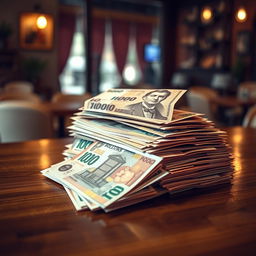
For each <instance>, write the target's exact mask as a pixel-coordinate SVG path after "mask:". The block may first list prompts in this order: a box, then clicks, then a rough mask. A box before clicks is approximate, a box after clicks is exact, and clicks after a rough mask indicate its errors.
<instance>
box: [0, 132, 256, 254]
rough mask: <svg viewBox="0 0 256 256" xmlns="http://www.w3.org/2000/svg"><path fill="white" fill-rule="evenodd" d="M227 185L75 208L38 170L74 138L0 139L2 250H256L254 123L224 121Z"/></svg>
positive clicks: (57, 158) (229, 252) (202, 252)
mask: <svg viewBox="0 0 256 256" xmlns="http://www.w3.org/2000/svg"><path fill="white" fill-rule="evenodd" d="M226 130H227V132H228V135H229V141H230V144H231V146H232V151H233V153H234V164H235V172H234V178H233V184H232V185H225V186H221V187H216V188H214V189H208V190H207V189H205V190H197V191H193V192H192V191H191V192H187V193H183V194H180V195H176V196H169V195H164V196H162V197H160V198H155V199H153V200H150V201H147V202H144V203H141V204H138V205H135V206H131V207H128V208H125V209H121V210H118V211H116V212H112V213H108V214H106V213H104V212H97V213H93V212H89V211H83V212H76V211H75V209H74V207H73V205H72V203H71V202H70V200H69V198H68V196H67V195H66V193H65V192H64V190H63V189H62V188H61V186H59V185H57V184H55V183H54V182H52V181H50V180H48V179H47V178H45V177H44V176H42V175H41V174H40V172H39V171H40V170H42V169H44V168H46V167H48V166H49V165H50V164H53V163H56V162H58V161H61V160H62V155H61V153H62V151H63V149H64V145H65V144H66V143H68V142H71V141H72V139H52V140H51V139H49V140H48V139H43V140H38V141H31V142H24V143H14V144H0V175H1V176H0V177H1V179H0V187H1V190H0V197H1V204H0V209H1V210H0V228H1V239H0V255H86V256H90V255H98V256H101V255H119V256H120V255H159V256H160V255H232V256H233V255H256V130H255V129H243V128H239V127H235V128H229V129H226Z"/></svg>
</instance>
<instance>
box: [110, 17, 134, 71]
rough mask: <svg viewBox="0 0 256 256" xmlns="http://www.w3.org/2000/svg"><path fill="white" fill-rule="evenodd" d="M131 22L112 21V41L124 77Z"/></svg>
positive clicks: (119, 69) (118, 65) (117, 62)
mask: <svg viewBox="0 0 256 256" xmlns="http://www.w3.org/2000/svg"><path fill="white" fill-rule="evenodd" d="M129 35H130V22H129V21H126V20H119V19H112V40H113V49H114V54H115V59H116V64H117V67H118V71H119V73H120V75H122V72H123V69H124V66H125V62H126V57H127V52H128V46H129Z"/></svg>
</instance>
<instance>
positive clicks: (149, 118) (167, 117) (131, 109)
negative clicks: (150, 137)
mask: <svg viewBox="0 0 256 256" xmlns="http://www.w3.org/2000/svg"><path fill="white" fill-rule="evenodd" d="M185 92H186V90H171V89H110V90H108V91H106V92H103V93H101V94H99V95H97V96H95V97H93V98H91V99H89V100H87V101H85V103H84V107H83V110H84V112H83V113H84V114H89V115H90V114H93V113H95V114H96V113H97V114H99V113H100V115H101V116H104V115H111V116H113V117H124V118H128V119H135V120H141V121H146V122H150V123H158V124H165V123H170V122H171V121H172V114H173V109H174V105H175V103H176V102H177V101H178V100H179V99H180V98H181V96H182V95H183V94H184V93H185Z"/></svg>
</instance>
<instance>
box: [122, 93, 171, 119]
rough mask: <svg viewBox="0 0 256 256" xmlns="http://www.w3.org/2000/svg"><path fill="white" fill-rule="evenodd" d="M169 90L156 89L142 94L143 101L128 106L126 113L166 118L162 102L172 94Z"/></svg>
mask: <svg viewBox="0 0 256 256" xmlns="http://www.w3.org/2000/svg"><path fill="white" fill-rule="evenodd" d="M170 94H171V92H170V91H168V90H154V91H150V92H147V93H146V94H145V95H143V96H142V101H140V102H138V103H134V104H130V105H127V106H126V109H125V111H126V113H127V114H130V115H134V116H141V117H146V118H152V119H160V120H166V119H167V116H165V115H164V114H163V112H164V106H163V105H162V104H161V102H162V101H164V100H165V99H166V98H168V97H169V96H170Z"/></svg>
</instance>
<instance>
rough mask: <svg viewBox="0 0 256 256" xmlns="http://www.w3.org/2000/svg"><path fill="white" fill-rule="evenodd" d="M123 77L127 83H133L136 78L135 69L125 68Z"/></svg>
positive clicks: (131, 67)
mask: <svg viewBox="0 0 256 256" xmlns="http://www.w3.org/2000/svg"><path fill="white" fill-rule="evenodd" d="M124 77H125V78H126V79H127V81H133V80H134V79H135V77H136V72H135V68H134V67H133V66H130V65H129V66H127V67H126V68H125V71H124Z"/></svg>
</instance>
